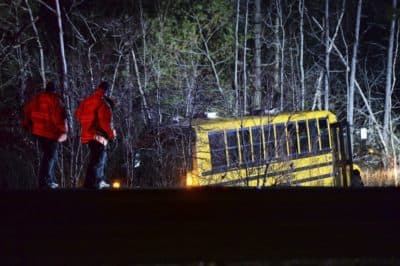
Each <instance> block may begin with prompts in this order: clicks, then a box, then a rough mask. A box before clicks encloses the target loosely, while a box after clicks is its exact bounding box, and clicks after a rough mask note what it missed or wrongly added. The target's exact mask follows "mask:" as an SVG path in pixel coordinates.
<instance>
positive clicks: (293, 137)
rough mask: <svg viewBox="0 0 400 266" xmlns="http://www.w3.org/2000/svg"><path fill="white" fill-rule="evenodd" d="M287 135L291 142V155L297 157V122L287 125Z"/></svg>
mask: <svg viewBox="0 0 400 266" xmlns="http://www.w3.org/2000/svg"><path fill="white" fill-rule="evenodd" d="M287 136H288V142H289V155H290V156H291V157H296V156H297V154H298V152H297V134H296V124H295V123H289V124H288V125H287Z"/></svg>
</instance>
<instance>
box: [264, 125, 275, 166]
mask: <svg viewBox="0 0 400 266" xmlns="http://www.w3.org/2000/svg"><path fill="white" fill-rule="evenodd" d="M264 139H265V148H266V149H267V161H271V160H273V159H274V158H275V136H274V128H273V127H272V125H268V126H264Z"/></svg>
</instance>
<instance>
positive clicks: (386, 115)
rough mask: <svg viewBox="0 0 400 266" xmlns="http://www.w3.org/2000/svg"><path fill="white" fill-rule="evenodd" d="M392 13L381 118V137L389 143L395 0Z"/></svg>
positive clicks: (395, 0)
mask: <svg viewBox="0 0 400 266" xmlns="http://www.w3.org/2000/svg"><path fill="white" fill-rule="evenodd" d="M392 7H393V13H392V19H391V24H390V37H389V43H388V50H387V69H386V86H385V107H384V120H383V139H384V141H385V143H387V144H388V143H389V134H390V133H389V132H390V120H391V119H390V116H391V111H392V77H393V46H394V34H395V26H396V19H397V17H396V12H395V10H396V7H397V0H393V1H392Z"/></svg>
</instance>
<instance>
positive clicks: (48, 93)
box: [22, 82, 68, 189]
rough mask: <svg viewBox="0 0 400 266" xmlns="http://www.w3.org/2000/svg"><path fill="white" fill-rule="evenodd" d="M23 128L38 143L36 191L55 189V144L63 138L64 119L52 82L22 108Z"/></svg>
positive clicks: (58, 96)
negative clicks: (39, 155)
mask: <svg viewBox="0 0 400 266" xmlns="http://www.w3.org/2000/svg"><path fill="white" fill-rule="evenodd" d="M22 124H23V127H24V128H25V129H27V130H28V131H30V132H31V133H32V134H33V135H34V136H35V137H36V138H37V140H38V141H39V145H40V147H41V150H42V152H43V156H42V158H41V161H40V170H39V188H51V189H54V188H57V187H58V184H57V180H56V178H55V174H54V169H55V166H56V162H57V158H58V149H59V142H63V141H65V140H66V139H67V132H68V126H67V120H66V114H65V109H64V106H63V104H62V102H61V97H60V95H59V94H58V93H56V86H55V84H54V83H53V82H49V83H47V85H46V89H45V91H43V92H40V93H38V94H37V95H36V96H34V97H33V98H32V99H31V100H30V101H29V102H28V104H27V105H26V106H25V107H24V120H23V122H22Z"/></svg>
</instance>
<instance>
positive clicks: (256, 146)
mask: <svg viewBox="0 0 400 266" xmlns="http://www.w3.org/2000/svg"><path fill="white" fill-rule="evenodd" d="M261 132H262V131H261V127H252V128H251V135H252V139H253V152H254V161H256V162H262V161H263V159H264V147H263V143H262V134H261Z"/></svg>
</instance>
